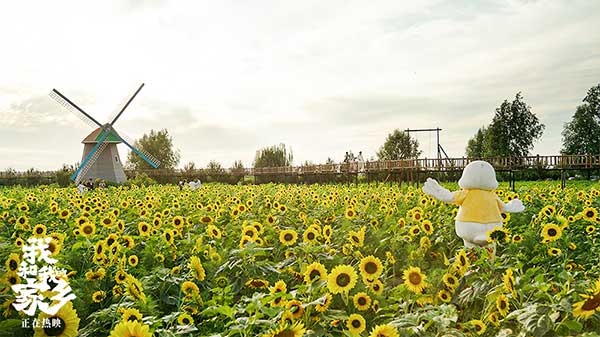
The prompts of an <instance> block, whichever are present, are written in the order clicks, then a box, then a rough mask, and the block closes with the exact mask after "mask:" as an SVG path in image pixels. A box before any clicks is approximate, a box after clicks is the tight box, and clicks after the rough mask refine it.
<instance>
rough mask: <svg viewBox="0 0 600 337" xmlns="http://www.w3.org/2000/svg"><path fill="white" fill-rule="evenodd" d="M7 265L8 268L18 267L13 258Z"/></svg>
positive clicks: (14, 268) (15, 268)
mask: <svg viewBox="0 0 600 337" xmlns="http://www.w3.org/2000/svg"><path fill="white" fill-rule="evenodd" d="M8 267H9V269H10V270H17V268H19V264H18V263H17V261H15V260H10V262H9V263H8Z"/></svg>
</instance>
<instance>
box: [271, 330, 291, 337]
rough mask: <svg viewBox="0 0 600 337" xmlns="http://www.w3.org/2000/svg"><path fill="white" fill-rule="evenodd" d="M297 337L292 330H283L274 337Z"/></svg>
mask: <svg viewBox="0 0 600 337" xmlns="http://www.w3.org/2000/svg"><path fill="white" fill-rule="evenodd" d="M295 336H296V334H295V333H294V331H292V330H283V331H280V332H279V333H277V334H276V335H273V337H295Z"/></svg>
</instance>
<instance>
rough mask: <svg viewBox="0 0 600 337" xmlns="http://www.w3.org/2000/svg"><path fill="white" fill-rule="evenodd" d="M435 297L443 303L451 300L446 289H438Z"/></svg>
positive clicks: (450, 295)
mask: <svg viewBox="0 0 600 337" xmlns="http://www.w3.org/2000/svg"><path fill="white" fill-rule="evenodd" d="M437 298H438V299H439V300H440V301H442V302H444V303H449V302H450V301H451V300H452V294H450V292H448V291H447V290H444V289H442V290H440V291H438V293H437Z"/></svg>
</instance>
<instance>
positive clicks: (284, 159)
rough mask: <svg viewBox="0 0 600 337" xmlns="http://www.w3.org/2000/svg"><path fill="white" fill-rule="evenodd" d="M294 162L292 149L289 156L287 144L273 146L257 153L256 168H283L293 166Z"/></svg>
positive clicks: (255, 158)
mask: <svg viewBox="0 0 600 337" xmlns="http://www.w3.org/2000/svg"><path fill="white" fill-rule="evenodd" d="M292 160H293V155H292V149H291V148H290V151H289V154H288V151H287V149H286V147H285V144H283V143H281V144H279V145H273V146H269V147H265V148H262V149H260V150H258V151H256V156H255V157H254V167H282V166H291V165H292Z"/></svg>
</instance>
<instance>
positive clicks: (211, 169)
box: [206, 160, 225, 174]
mask: <svg viewBox="0 0 600 337" xmlns="http://www.w3.org/2000/svg"><path fill="white" fill-rule="evenodd" d="M206 172H207V173H208V174H225V169H224V168H223V166H222V165H221V163H219V162H218V161H216V160H211V161H209V162H208V164H207V165H206Z"/></svg>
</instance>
